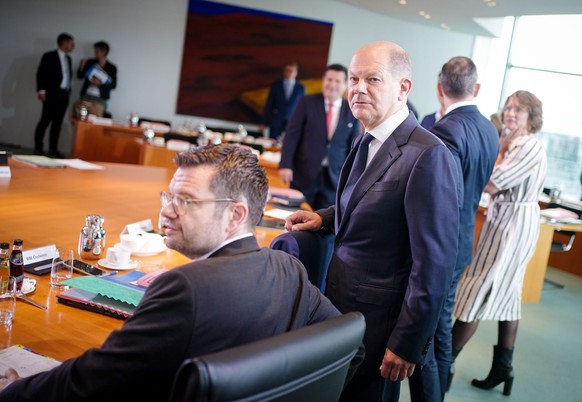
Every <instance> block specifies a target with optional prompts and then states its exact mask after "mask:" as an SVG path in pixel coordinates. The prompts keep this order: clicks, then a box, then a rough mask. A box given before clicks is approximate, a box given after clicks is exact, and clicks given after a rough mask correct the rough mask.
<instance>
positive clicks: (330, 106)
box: [325, 102, 333, 138]
mask: <svg viewBox="0 0 582 402" xmlns="http://www.w3.org/2000/svg"><path fill="white" fill-rule="evenodd" d="M325 122H326V124H327V138H331V136H332V135H333V132H332V127H331V125H332V123H333V103H331V102H329V103H328V104H327V112H326V113H325Z"/></svg>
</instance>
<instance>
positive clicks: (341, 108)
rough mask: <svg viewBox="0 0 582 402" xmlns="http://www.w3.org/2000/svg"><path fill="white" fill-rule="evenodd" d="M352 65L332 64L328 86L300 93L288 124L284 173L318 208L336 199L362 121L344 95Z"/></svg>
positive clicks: (325, 78)
mask: <svg viewBox="0 0 582 402" xmlns="http://www.w3.org/2000/svg"><path fill="white" fill-rule="evenodd" d="M347 79H348V70H347V69H346V68H345V67H344V66H342V65H341V64H331V65H329V66H328V67H327V68H326V69H325V72H324V74H323V78H322V88H323V91H322V92H321V93H318V94H313V95H305V96H303V97H301V99H299V102H298V103H297V106H296V108H295V111H294V112H293V114H292V115H291V118H290V119H289V123H288V124H287V129H286V130H285V139H284V140H283V148H282V150H281V162H280V163H279V177H281V179H282V180H283V182H285V183H290V184H291V187H292V188H295V189H297V190H299V191H301V192H302V193H303V195H305V199H306V200H307V202H308V203H309V205H311V206H312V208H314V209H319V208H326V207H329V206H330V205H333V203H334V202H335V192H336V189H337V182H338V178H339V174H340V171H341V168H342V165H343V163H344V161H345V160H346V157H347V156H348V153H349V152H350V148H351V145H352V142H353V140H354V138H356V136H357V135H358V134H359V132H360V124H359V122H358V120H357V119H356V118H355V117H354V115H353V114H352V112H351V110H350V106H349V104H348V102H347V101H346V100H345V99H344V93H345V91H346V89H347Z"/></svg>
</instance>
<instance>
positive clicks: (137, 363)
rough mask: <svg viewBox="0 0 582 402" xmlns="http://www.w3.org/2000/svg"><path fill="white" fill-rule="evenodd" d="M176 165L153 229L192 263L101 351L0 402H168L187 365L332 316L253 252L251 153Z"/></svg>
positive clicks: (273, 256)
mask: <svg viewBox="0 0 582 402" xmlns="http://www.w3.org/2000/svg"><path fill="white" fill-rule="evenodd" d="M174 160H175V161H176V164H177V165H178V169H177V170H176V172H175V173H174V176H173V178H172V181H171V182H170V187H169V191H168V192H162V193H161V202H162V209H161V212H160V213H161V223H162V225H163V227H164V228H165V231H166V235H167V241H166V244H167V246H168V247H169V248H171V249H174V250H177V251H179V252H180V253H182V254H184V255H186V256H187V257H189V258H191V259H193V260H194V261H193V262H191V263H188V264H186V265H183V266H181V267H178V268H174V269H172V270H170V271H168V272H166V273H164V274H163V275H160V276H158V277H157V278H156V279H155V281H154V282H153V283H152V284H151V285H150V286H149V287H148V288H147V290H146V291H145V295H144V297H143V299H142V300H141V302H140V303H139V305H138V306H137V308H136V310H135V313H134V314H133V316H132V317H130V318H129V319H128V320H127V321H126V322H125V323H124V324H123V327H122V328H121V329H120V330H118V331H113V332H112V333H111V334H110V335H109V337H108V338H107V340H106V341H105V343H103V345H102V346H101V347H100V348H93V349H90V350H88V351H86V352H85V353H83V354H82V355H81V356H79V357H77V358H74V359H71V360H68V361H66V362H63V364H61V365H59V366H58V367H56V368H54V369H53V370H50V371H47V372H43V373H40V374H37V375H34V376H31V377H27V378H24V379H21V380H17V374H16V373H15V372H14V370H8V371H7V372H6V377H7V378H4V377H2V374H5V373H0V390H2V388H3V387H5V386H6V385H7V387H6V388H5V389H4V391H2V392H0V400H2V401H45V402H51V401H52V402H60V401H73V400H75V401H79V400H92V401H106V400H116V401H120V400H150V401H167V400H168V399H169V396H170V390H171V387H172V381H173V379H174V376H175V374H176V372H177V370H178V368H179V367H180V364H181V363H182V362H183V361H184V360H185V359H186V358H191V357H196V356H202V355H205V354H208V353H212V352H217V351H220V350H224V349H228V348H231V347H234V346H237V345H242V344H246V343H250V342H253V341H257V340H260V339H264V338H268V337H270V336H274V335H278V334H281V333H284V332H287V331H291V330H293V329H296V328H301V327H304V326H306V325H309V324H312V323H316V322H319V321H323V320H326V319H328V318H331V317H336V316H338V315H339V312H338V311H337V309H336V308H335V307H334V306H333V305H332V304H331V303H330V301H329V300H328V299H326V298H325V297H324V296H323V295H322V294H321V292H320V291H319V290H318V289H317V288H316V287H314V286H313V285H311V284H310V283H309V279H308V277H307V272H306V271H305V268H304V267H303V266H302V265H301V263H300V262H299V260H297V259H296V258H294V257H292V256H291V255H289V254H287V253H285V252H283V251H277V250H270V249H268V248H259V245H258V243H257V240H256V238H255V237H254V236H253V230H254V228H255V226H256V224H257V222H259V221H260V219H261V216H262V213H263V208H264V207H265V202H266V200H267V192H268V182H267V177H266V175H265V172H264V170H263V168H262V167H261V166H260V165H259V163H258V160H257V157H256V156H255V155H254V154H253V153H252V152H251V151H250V150H249V149H247V148H245V147H241V146H238V145H233V144H224V145H209V146H206V147H199V148H195V149H192V150H189V151H185V152H182V153H180V154H178V155H176V157H175V159H174ZM357 360H361V355H359V357H357V358H355V360H353V362H354V364H356V363H357ZM15 380H17V381H15ZM154 384H155V385H154Z"/></svg>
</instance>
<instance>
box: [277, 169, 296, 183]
mask: <svg viewBox="0 0 582 402" xmlns="http://www.w3.org/2000/svg"><path fill="white" fill-rule="evenodd" d="M279 177H280V178H281V180H283V183H285V184H289V183H291V182H292V181H293V171H292V170H291V169H279Z"/></svg>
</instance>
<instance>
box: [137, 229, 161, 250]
mask: <svg viewBox="0 0 582 402" xmlns="http://www.w3.org/2000/svg"><path fill="white" fill-rule="evenodd" d="M141 237H142V238H143V239H144V244H143V246H142V248H141V249H142V250H145V251H150V250H160V249H163V247H164V238H163V237H162V236H160V235H159V234H155V233H142V234H141Z"/></svg>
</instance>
